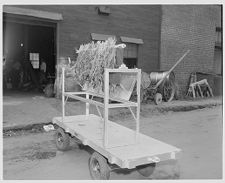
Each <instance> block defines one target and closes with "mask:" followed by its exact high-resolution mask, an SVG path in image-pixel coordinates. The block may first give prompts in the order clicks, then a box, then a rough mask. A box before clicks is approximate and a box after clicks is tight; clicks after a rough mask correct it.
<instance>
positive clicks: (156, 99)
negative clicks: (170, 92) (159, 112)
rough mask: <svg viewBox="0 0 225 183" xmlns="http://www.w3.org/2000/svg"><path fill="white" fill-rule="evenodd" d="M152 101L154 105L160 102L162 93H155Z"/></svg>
mask: <svg viewBox="0 0 225 183" xmlns="http://www.w3.org/2000/svg"><path fill="white" fill-rule="evenodd" d="M154 102H155V104H156V105H158V104H160V103H161V102H162V94H161V93H156V94H155V96H154Z"/></svg>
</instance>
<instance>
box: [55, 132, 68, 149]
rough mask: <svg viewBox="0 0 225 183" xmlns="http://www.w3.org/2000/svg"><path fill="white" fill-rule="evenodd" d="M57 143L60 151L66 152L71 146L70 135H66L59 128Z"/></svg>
mask: <svg viewBox="0 0 225 183" xmlns="http://www.w3.org/2000/svg"><path fill="white" fill-rule="evenodd" d="M59 136H61V138H62V142H59ZM55 142H56V147H57V149H58V150H60V151H66V150H68V149H69V146H70V136H69V134H67V133H65V131H64V130H63V129H62V128H58V129H57V130H56V134H55Z"/></svg>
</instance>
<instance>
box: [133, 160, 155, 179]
mask: <svg viewBox="0 0 225 183" xmlns="http://www.w3.org/2000/svg"><path fill="white" fill-rule="evenodd" d="M155 166H156V164H155V163H151V164H147V165H140V166H137V171H138V172H139V173H140V174H141V175H143V176H144V177H149V176H150V175H151V174H152V173H153V172H154V170H155Z"/></svg>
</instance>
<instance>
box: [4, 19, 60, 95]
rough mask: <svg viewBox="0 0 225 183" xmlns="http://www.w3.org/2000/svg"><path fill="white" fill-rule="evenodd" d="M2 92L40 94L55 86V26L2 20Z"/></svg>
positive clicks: (52, 24) (54, 24)
mask: <svg viewBox="0 0 225 183" xmlns="http://www.w3.org/2000/svg"><path fill="white" fill-rule="evenodd" d="M3 59H4V64H3V91H4V94H5V92H11V91H16V92H34V91H35V92H39V93H43V88H44V87H45V86H46V85H47V84H48V83H50V82H51V83H54V76H55V64H56V23H46V22H43V23H42V22H41V21H32V20H27V21H26V20H24V19H23V20H22V21H21V19H20V21H18V20H17V19H16V18H4V19H3Z"/></svg>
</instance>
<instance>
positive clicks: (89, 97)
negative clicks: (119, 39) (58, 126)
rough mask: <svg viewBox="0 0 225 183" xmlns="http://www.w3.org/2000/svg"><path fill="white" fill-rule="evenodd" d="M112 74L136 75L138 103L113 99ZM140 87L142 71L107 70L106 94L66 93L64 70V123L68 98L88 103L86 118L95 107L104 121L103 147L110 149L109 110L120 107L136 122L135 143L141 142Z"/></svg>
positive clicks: (105, 73) (105, 76) (105, 78)
mask: <svg viewBox="0 0 225 183" xmlns="http://www.w3.org/2000/svg"><path fill="white" fill-rule="evenodd" d="M110 73H134V74H136V81H137V84H136V86H137V90H136V92H137V101H136V102H131V101H128V100H123V99H120V98H112V97H110V95H109V84H110V83H109V75H110ZM140 86H141V70H140V69H126V68H122V69H105V70H104V91H105V92H104V94H103V95H101V94H98V93H93V92H87V91H82V92H66V91H65V68H62V122H64V119H65V104H66V101H67V99H68V98H73V99H76V100H80V101H82V102H85V103H86V117H91V116H92V115H90V113H89V109H90V104H92V105H95V106H96V108H97V111H98V114H99V116H100V117H101V118H102V119H103V121H104V124H103V146H104V148H108V147H109V136H108V134H109V130H110V129H109V125H108V123H109V109H111V108H120V107H127V108H128V109H129V110H130V112H131V114H132V116H133V118H134V120H135V122H136V130H135V143H138V142H139V125H140V124H139V123H140V122H139V121H140ZM93 97H99V98H102V99H103V102H99V101H96V100H94V99H93ZM110 100H111V101H115V102H116V103H110V102H109V101H110ZM99 107H101V108H103V111H104V115H103V117H102V115H101V113H100V110H99ZM131 107H134V108H135V109H136V115H135V113H134V112H133V111H132V109H131Z"/></svg>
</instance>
